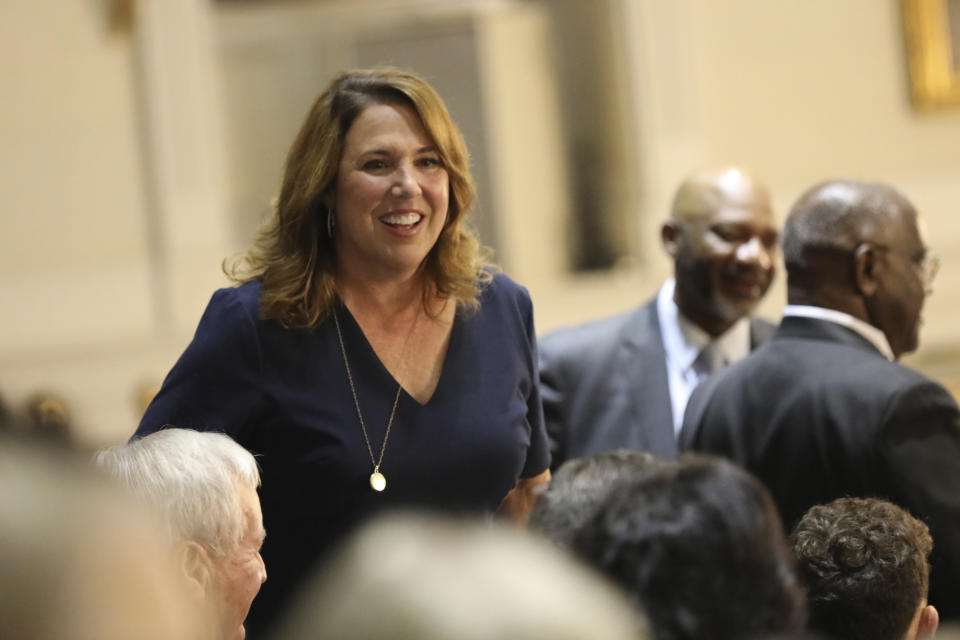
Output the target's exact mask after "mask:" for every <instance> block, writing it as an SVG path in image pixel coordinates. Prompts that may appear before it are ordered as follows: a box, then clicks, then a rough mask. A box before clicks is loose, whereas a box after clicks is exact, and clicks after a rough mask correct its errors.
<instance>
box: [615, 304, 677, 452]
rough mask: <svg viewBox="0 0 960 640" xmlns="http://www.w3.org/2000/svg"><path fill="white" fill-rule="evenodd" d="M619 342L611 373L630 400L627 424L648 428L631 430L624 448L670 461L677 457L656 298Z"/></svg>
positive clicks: (627, 326) (630, 324)
mask: <svg viewBox="0 0 960 640" xmlns="http://www.w3.org/2000/svg"><path fill="white" fill-rule="evenodd" d="M621 339H622V341H623V349H620V350H618V351H619V354H620V356H619V357H620V358H621V362H619V363H617V366H615V367H614V370H616V371H622V372H623V375H624V376H625V377H626V380H624V383H625V384H626V388H627V389H628V390H629V391H630V398H631V401H630V404H631V407H630V408H631V416H630V418H631V419H630V423H631V424H633V425H641V424H643V425H652V426H651V427H650V428H645V429H641V428H633V429H631V430H630V433H629V443H628V445H627V446H628V448H630V449H636V450H641V451H649V452H651V453H653V454H654V455H656V456H660V457H665V458H673V457H674V456H676V454H677V441H676V437H675V435H674V433H673V410H672V408H671V403H670V386H669V382H668V380H667V364H666V353H665V352H664V349H663V339H662V338H661V337H660V322H659V320H658V319H657V299H656V297H654V298H653V300H651V301H650V302H648V303H647V304H645V305H643V306H642V307H640V308H639V309H638V310H637V312H636V313H635V314H634V316H633V317H632V318H631V319H630V321H629V322H628V323H627V324H626V325H624V328H623V332H622V335H621Z"/></svg>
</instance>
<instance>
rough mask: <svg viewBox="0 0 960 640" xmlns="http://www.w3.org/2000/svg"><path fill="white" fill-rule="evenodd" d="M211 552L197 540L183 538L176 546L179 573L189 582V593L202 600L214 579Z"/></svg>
mask: <svg viewBox="0 0 960 640" xmlns="http://www.w3.org/2000/svg"><path fill="white" fill-rule="evenodd" d="M210 561H211V558H210V553H209V552H208V551H207V548H206V547H204V546H203V545H202V544H200V543H199V542H197V541H196V540H183V541H182V542H180V543H179V544H178V545H177V547H176V563H177V574H178V575H179V576H180V578H181V579H182V580H184V582H185V583H186V584H187V593H189V594H190V596H191V597H193V598H196V599H197V600H202V599H203V598H204V597H205V596H206V594H207V591H209V589H210V587H211V582H212V579H213V575H212V567H211V566H210Z"/></svg>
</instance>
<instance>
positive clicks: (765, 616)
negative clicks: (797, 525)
mask: <svg viewBox="0 0 960 640" xmlns="http://www.w3.org/2000/svg"><path fill="white" fill-rule="evenodd" d="M573 550H574V551H575V552H576V553H577V554H578V555H580V556H581V557H582V558H583V559H584V560H586V561H587V562H588V563H589V564H591V565H593V566H594V567H595V568H597V569H598V570H600V571H601V572H602V573H604V574H606V575H607V576H608V577H610V578H611V579H613V580H614V581H615V582H616V583H618V584H619V585H620V586H621V587H622V588H623V589H625V590H626V592H627V593H628V595H629V596H630V597H631V598H632V599H633V601H634V603H635V604H636V605H638V606H639V607H641V608H642V609H643V610H644V611H645V612H646V614H647V616H648V618H649V620H650V623H651V627H652V629H653V633H654V636H655V638H656V639H657V640H708V639H709V640H733V639H744V638H760V637H763V636H765V635H769V634H773V633H778V632H789V631H793V630H797V629H799V628H800V627H801V626H802V624H803V621H804V609H805V602H804V596H803V592H802V590H801V589H800V587H799V585H798V583H797V580H796V577H795V574H794V572H793V568H792V566H791V559H790V553H789V549H788V547H787V544H786V541H785V539H784V535H783V530H782V528H781V525H780V517H779V516H778V515H777V510H776V508H775V506H774V504H773V500H772V499H771V497H770V494H769V492H768V491H767V490H766V488H765V487H763V485H762V484H761V483H760V482H759V481H758V480H757V479H756V478H754V477H753V476H752V475H750V474H749V473H747V472H746V471H743V470H742V469H740V468H738V467H736V466H734V465H733V464H731V463H729V462H727V461H725V460H721V459H718V458H711V457H707V456H698V455H691V454H687V455H683V456H681V457H680V458H678V460H677V464H676V465H671V466H667V467H665V468H663V469H661V470H659V471H657V472H654V473H652V474H650V475H648V476H646V477H644V478H642V479H640V480H639V481H637V482H635V483H633V484H628V485H624V486H620V487H617V488H616V489H615V490H614V491H613V492H612V493H611V495H610V497H609V498H608V499H607V501H606V502H605V503H604V504H603V505H602V507H601V509H600V510H599V511H598V512H597V513H596V514H595V515H594V516H593V518H591V520H590V521H589V522H588V523H586V524H585V525H584V527H583V529H582V530H581V531H580V533H579V534H578V535H577V536H576V537H575V539H574V542H573Z"/></svg>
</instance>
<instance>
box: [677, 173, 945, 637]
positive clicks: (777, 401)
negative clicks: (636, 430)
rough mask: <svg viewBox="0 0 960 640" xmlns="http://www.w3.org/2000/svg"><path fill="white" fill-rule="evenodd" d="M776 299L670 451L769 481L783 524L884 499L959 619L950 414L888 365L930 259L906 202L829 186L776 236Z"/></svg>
mask: <svg viewBox="0 0 960 640" xmlns="http://www.w3.org/2000/svg"><path fill="white" fill-rule="evenodd" d="M783 256H784V263H785V264H786V269H787V291H788V293H787V298H788V305H787V307H786V308H785V309H784V312H783V321H782V322H781V323H780V326H779V327H778V328H777V332H776V334H775V335H774V337H773V339H772V340H771V341H770V342H769V343H767V344H766V345H764V346H763V347H762V348H760V349H758V350H757V351H755V352H754V353H752V354H751V355H750V356H749V357H747V358H746V359H745V360H743V361H742V362H738V363H737V364H735V365H733V366H731V367H730V368H729V369H727V371H726V372H725V373H724V375H723V376H718V377H715V378H712V379H710V380H708V381H706V382H705V383H704V384H703V385H701V386H700V387H699V388H698V389H697V390H696V391H695V392H694V394H693V396H692V397H691V398H690V402H689V405H688V407H687V411H686V417H685V418H684V425H683V431H682V433H681V438H680V443H681V447H682V448H684V449H687V448H689V449H694V450H697V451H704V452H708V453H714V454H720V455H724V456H727V457H729V458H730V459H732V460H733V461H734V462H736V463H738V464H740V465H741V466H743V467H745V468H746V469H748V470H749V471H752V472H753V473H754V474H755V475H757V476H758V477H759V478H760V479H761V480H763V481H764V483H765V484H766V485H767V487H769V489H770V492H771V493H772V494H773V497H774V499H775V500H776V502H777V506H778V508H779V509H780V515H781V517H782V518H783V522H784V524H785V526H786V528H787V529H788V530H789V529H790V528H792V527H793V525H794V524H795V523H796V522H797V520H799V518H800V517H801V516H802V515H803V514H804V513H805V512H806V510H807V509H809V508H810V507H812V506H813V505H815V504H824V503H827V502H830V501H831V500H834V499H836V498H840V497H843V496H854V497H877V498H884V499H886V500H889V501H891V502H894V503H895V504H898V505H900V506H901V507H903V508H905V509H907V510H908V511H910V513H912V514H913V515H914V516H916V517H918V518H920V519H922V520H923V521H924V522H926V524H927V525H928V526H929V527H930V533H931V535H932V536H933V556H932V562H931V565H932V567H933V571H932V574H931V586H930V602H931V604H933V605H935V606H936V607H937V609H938V610H939V611H940V613H941V615H943V616H944V617H946V618H951V619H957V618H958V617H960V527H958V523H960V494H958V493H957V487H960V410H958V408H957V403H956V402H955V401H954V400H953V398H952V397H951V396H950V394H949V393H948V392H947V391H946V390H945V389H944V388H943V387H942V386H940V385H939V384H937V383H935V382H934V381H932V380H929V379H928V378H925V377H924V376H922V375H920V374H919V373H917V372H915V371H912V370H910V369H908V368H906V367H903V366H901V365H899V364H897V362H896V360H897V359H898V358H900V356H901V355H903V354H905V353H908V352H910V351H913V350H914V349H916V348H917V343H918V327H919V326H920V315H921V311H922V309H923V302H924V299H925V297H926V295H927V293H929V291H930V287H931V284H932V281H933V277H934V275H935V273H936V265H937V262H936V260H935V259H934V258H933V257H932V256H931V255H930V253H929V252H928V249H927V246H926V243H925V242H924V239H923V237H922V236H921V234H920V221H919V218H918V215H917V212H916V210H915V209H914V207H913V205H911V204H910V202H909V201H908V200H907V199H906V198H905V197H904V196H903V195H902V194H901V193H899V192H898V191H896V190H895V189H893V188H892V187H890V186H888V185H884V184H878V183H871V182H859V181H833V182H828V183H824V184H821V185H817V186H815V187H813V188H812V189H810V190H809V191H808V192H807V193H805V194H804V195H803V196H801V197H800V199H799V200H798V201H797V203H796V204H795V205H794V206H793V208H792V209H791V212H790V215H789V216H788V218H787V222H786V224H785V225H784V229H783Z"/></svg>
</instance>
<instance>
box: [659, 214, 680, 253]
mask: <svg viewBox="0 0 960 640" xmlns="http://www.w3.org/2000/svg"><path fill="white" fill-rule="evenodd" d="M680 234H681V230H680V226H679V225H678V224H677V223H676V222H674V221H673V220H667V221H666V222H664V223H663V226H662V227H660V242H661V243H662V244H663V248H664V250H665V251H666V252H667V254H668V255H669V256H670V257H671V258H676V257H677V251H678V250H679V249H678V243H679V242H680Z"/></svg>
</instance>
